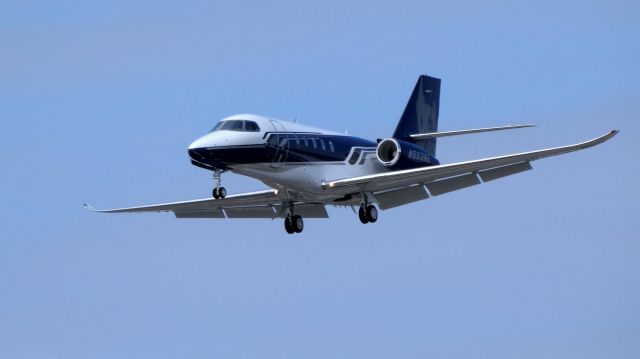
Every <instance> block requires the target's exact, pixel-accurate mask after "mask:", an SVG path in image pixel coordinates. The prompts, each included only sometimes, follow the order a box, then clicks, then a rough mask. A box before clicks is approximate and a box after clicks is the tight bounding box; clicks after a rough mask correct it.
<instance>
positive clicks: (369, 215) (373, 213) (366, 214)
mask: <svg viewBox="0 0 640 359" xmlns="http://www.w3.org/2000/svg"><path fill="white" fill-rule="evenodd" d="M358 218H360V222H362V224H367V223H376V221H377V220H378V209H377V208H376V206H374V205H371V204H369V205H364V204H363V205H362V206H360V209H359V210H358Z"/></svg>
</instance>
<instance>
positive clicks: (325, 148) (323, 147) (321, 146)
mask: <svg viewBox="0 0 640 359" xmlns="http://www.w3.org/2000/svg"><path fill="white" fill-rule="evenodd" d="M319 141H320V148H322V150H323V151H326V150H327V147H326V146H325V145H324V140H323V139H322V138H321V139H319Z"/></svg>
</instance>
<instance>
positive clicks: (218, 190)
mask: <svg viewBox="0 0 640 359" xmlns="http://www.w3.org/2000/svg"><path fill="white" fill-rule="evenodd" d="M221 175H222V171H220V169H218V168H216V169H215V170H214V171H213V180H214V181H215V182H216V186H215V187H214V188H213V191H211V194H212V195H213V198H215V199H222V198H225V197H226V196H227V189H226V188H224V187H222V180H221V178H220V177H221Z"/></svg>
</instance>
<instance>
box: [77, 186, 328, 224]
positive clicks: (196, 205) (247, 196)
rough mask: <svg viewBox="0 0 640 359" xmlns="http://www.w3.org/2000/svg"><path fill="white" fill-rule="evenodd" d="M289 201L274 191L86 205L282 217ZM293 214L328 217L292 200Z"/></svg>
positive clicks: (120, 210) (196, 214) (184, 214)
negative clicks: (136, 203) (134, 204)
mask: <svg viewBox="0 0 640 359" xmlns="http://www.w3.org/2000/svg"><path fill="white" fill-rule="evenodd" d="M289 202H290V200H289V199H288V198H287V196H285V195H284V194H281V193H279V192H278V191H277V190H274V189H272V190H265V191H258V192H249V193H241V194H237V195H230V196H227V197H226V198H222V199H213V198H204V199H196V200H191V201H181V202H170V203H161V204H154V205H149V206H138V207H126V208H115V209H101V210H97V209H94V208H93V207H91V206H89V205H87V204H85V205H84V206H85V207H86V208H87V209H89V210H91V211H94V212H101V213H131V212H173V213H174V214H175V216H176V217H177V218H271V219H274V218H281V217H284V216H285V213H286V212H285V206H286V205H288V204H289ZM294 208H295V213H296V214H300V215H302V216H304V217H307V218H327V217H328V215H327V211H326V209H325V208H324V205H322V204H319V203H300V202H297V203H296V202H295V201H294Z"/></svg>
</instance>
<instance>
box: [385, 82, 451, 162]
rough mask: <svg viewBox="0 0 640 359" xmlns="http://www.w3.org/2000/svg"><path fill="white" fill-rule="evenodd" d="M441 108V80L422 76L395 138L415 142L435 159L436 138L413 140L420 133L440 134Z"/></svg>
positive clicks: (394, 135) (399, 123) (403, 114)
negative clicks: (413, 136) (439, 119)
mask: <svg viewBox="0 0 640 359" xmlns="http://www.w3.org/2000/svg"><path fill="white" fill-rule="evenodd" d="M439 108H440V79H437V78H435V77H430V76H427V75H420V77H419V78H418V83H416V87H415V88H414V89H413V93H412V94H411V97H410V98H409V102H408V103H407V107H406V108H405V109H404V112H403V113H402V117H400V122H398V126H397V127H396V130H395V132H394V133H393V138H396V139H399V140H403V141H407V142H413V143H415V144H416V145H418V146H420V147H422V148H424V149H425V151H426V152H427V154H429V155H431V156H432V157H435V155H436V138H435V137H430V138H412V137H411V135H414V134H418V133H432V132H438V111H439Z"/></svg>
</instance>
